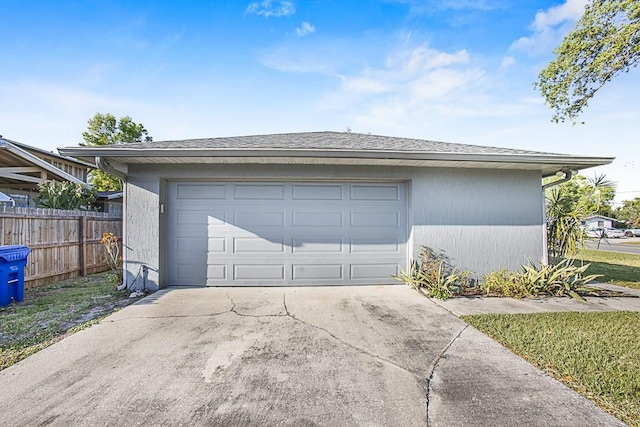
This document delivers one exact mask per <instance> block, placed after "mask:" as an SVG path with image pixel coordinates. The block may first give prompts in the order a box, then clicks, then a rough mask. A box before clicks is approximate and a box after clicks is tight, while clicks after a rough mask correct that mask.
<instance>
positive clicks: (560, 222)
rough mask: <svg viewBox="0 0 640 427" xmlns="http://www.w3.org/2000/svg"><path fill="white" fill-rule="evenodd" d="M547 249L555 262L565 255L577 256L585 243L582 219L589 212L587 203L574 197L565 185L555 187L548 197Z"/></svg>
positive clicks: (551, 259) (550, 257)
mask: <svg viewBox="0 0 640 427" xmlns="http://www.w3.org/2000/svg"><path fill="white" fill-rule="evenodd" d="M546 200H547V203H546V206H547V249H548V253H549V259H550V261H551V262H553V263H555V262H557V261H559V260H561V259H562V258H564V257H565V256H567V255H568V256H575V255H576V254H577V252H578V246H579V245H580V246H582V245H583V240H584V232H583V230H582V226H581V223H580V219H581V218H582V217H584V216H585V214H586V213H587V212H588V210H587V207H586V205H585V204H584V203H583V202H582V201H580V202H578V203H576V202H575V200H574V198H573V197H572V195H571V194H570V193H568V192H567V191H566V190H565V188H563V187H555V188H553V189H552V190H551V191H550V192H549V193H548V195H547V197H546Z"/></svg>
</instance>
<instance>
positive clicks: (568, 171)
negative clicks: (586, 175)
mask: <svg viewBox="0 0 640 427" xmlns="http://www.w3.org/2000/svg"><path fill="white" fill-rule="evenodd" d="M560 173H562V174H564V177H563V178H560V179H558V180H556V181H552V182H550V183H548V184H545V185H543V186H542V191H544V190H546V189H548V188H551V187H555V186H556V185H560V184H562V183H565V182H567V181H569V180H570V179H571V178H573V176H574V175H575V174H576V173H577V172H576V171H573V170H571V169H562V170H560V171H558V174H560ZM556 175H557V174H556Z"/></svg>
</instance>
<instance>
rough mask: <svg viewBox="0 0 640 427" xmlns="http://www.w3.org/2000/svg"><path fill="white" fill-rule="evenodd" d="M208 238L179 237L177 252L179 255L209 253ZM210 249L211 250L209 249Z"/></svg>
mask: <svg viewBox="0 0 640 427" xmlns="http://www.w3.org/2000/svg"><path fill="white" fill-rule="evenodd" d="M207 249H208V248H207V239H206V237H204V238H203V237H202V236H198V237H179V238H177V239H176V250H177V252H179V253H184V252H196V253H206V251H207ZM209 249H210V248H209Z"/></svg>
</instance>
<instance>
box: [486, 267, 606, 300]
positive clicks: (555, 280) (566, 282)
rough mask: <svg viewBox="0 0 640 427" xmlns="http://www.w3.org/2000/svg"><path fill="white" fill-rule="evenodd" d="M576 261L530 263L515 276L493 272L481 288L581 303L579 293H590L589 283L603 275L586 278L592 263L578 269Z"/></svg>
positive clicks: (516, 294) (514, 295)
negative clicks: (585, 273)
mask: <svg viewBox="0 0 640 427" xmlns="http://www.w3.org/2000/svg"><path fill="white" fill-rule="evenodd" d="M573 262H574V261H573V260H572V259H569V258H566V259H564V260H562V261H560V262H558V263H557V264H549V265H547V264H544V263H540V264H535V263H533V262H531V261H530V262H529V265H523V266H522V268H521V269H520V271H518V272H516V273H514V272H510V271H508V270H505V269H503V270H499V271H493V272H491V273H489V274H486V275H485V276H484V277H483V281H482V283H481V284H480V289H482V290H483V291H484V292H485V293H486V294H489V293H497V294H500V295H504V296H506V297H511V298H524V297H528V296H538V295H550V296H557V297H559V296H565V295H569V296H571V297H573V298H577V299H580V300H582V299H583V298H582V297H580V295H579V294H578V292H587V291H588V289H587V288H585V286H586V284H587V283H589V282H591V281H593V280H595V279H597V278H598V277H601V275H598V274H592V275H589V276H585V275H584V272H585V271H586V270H587V269H588V268H589V265H590V264H585V265H582V266H576V265H574V264H573Z"/></svg>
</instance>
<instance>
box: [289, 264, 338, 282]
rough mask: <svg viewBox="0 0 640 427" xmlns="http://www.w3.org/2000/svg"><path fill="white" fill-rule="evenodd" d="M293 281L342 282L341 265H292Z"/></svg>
mask: <svg viewBox="0 0 640 427" xmlns="http://www.w3.org/2000/svg"><path fill="white" fill-rule="evenodd" d="M292 278H293V280H336V281H342V280H344V275H343V265H342V264H293V265H292Z"/></svg>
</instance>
